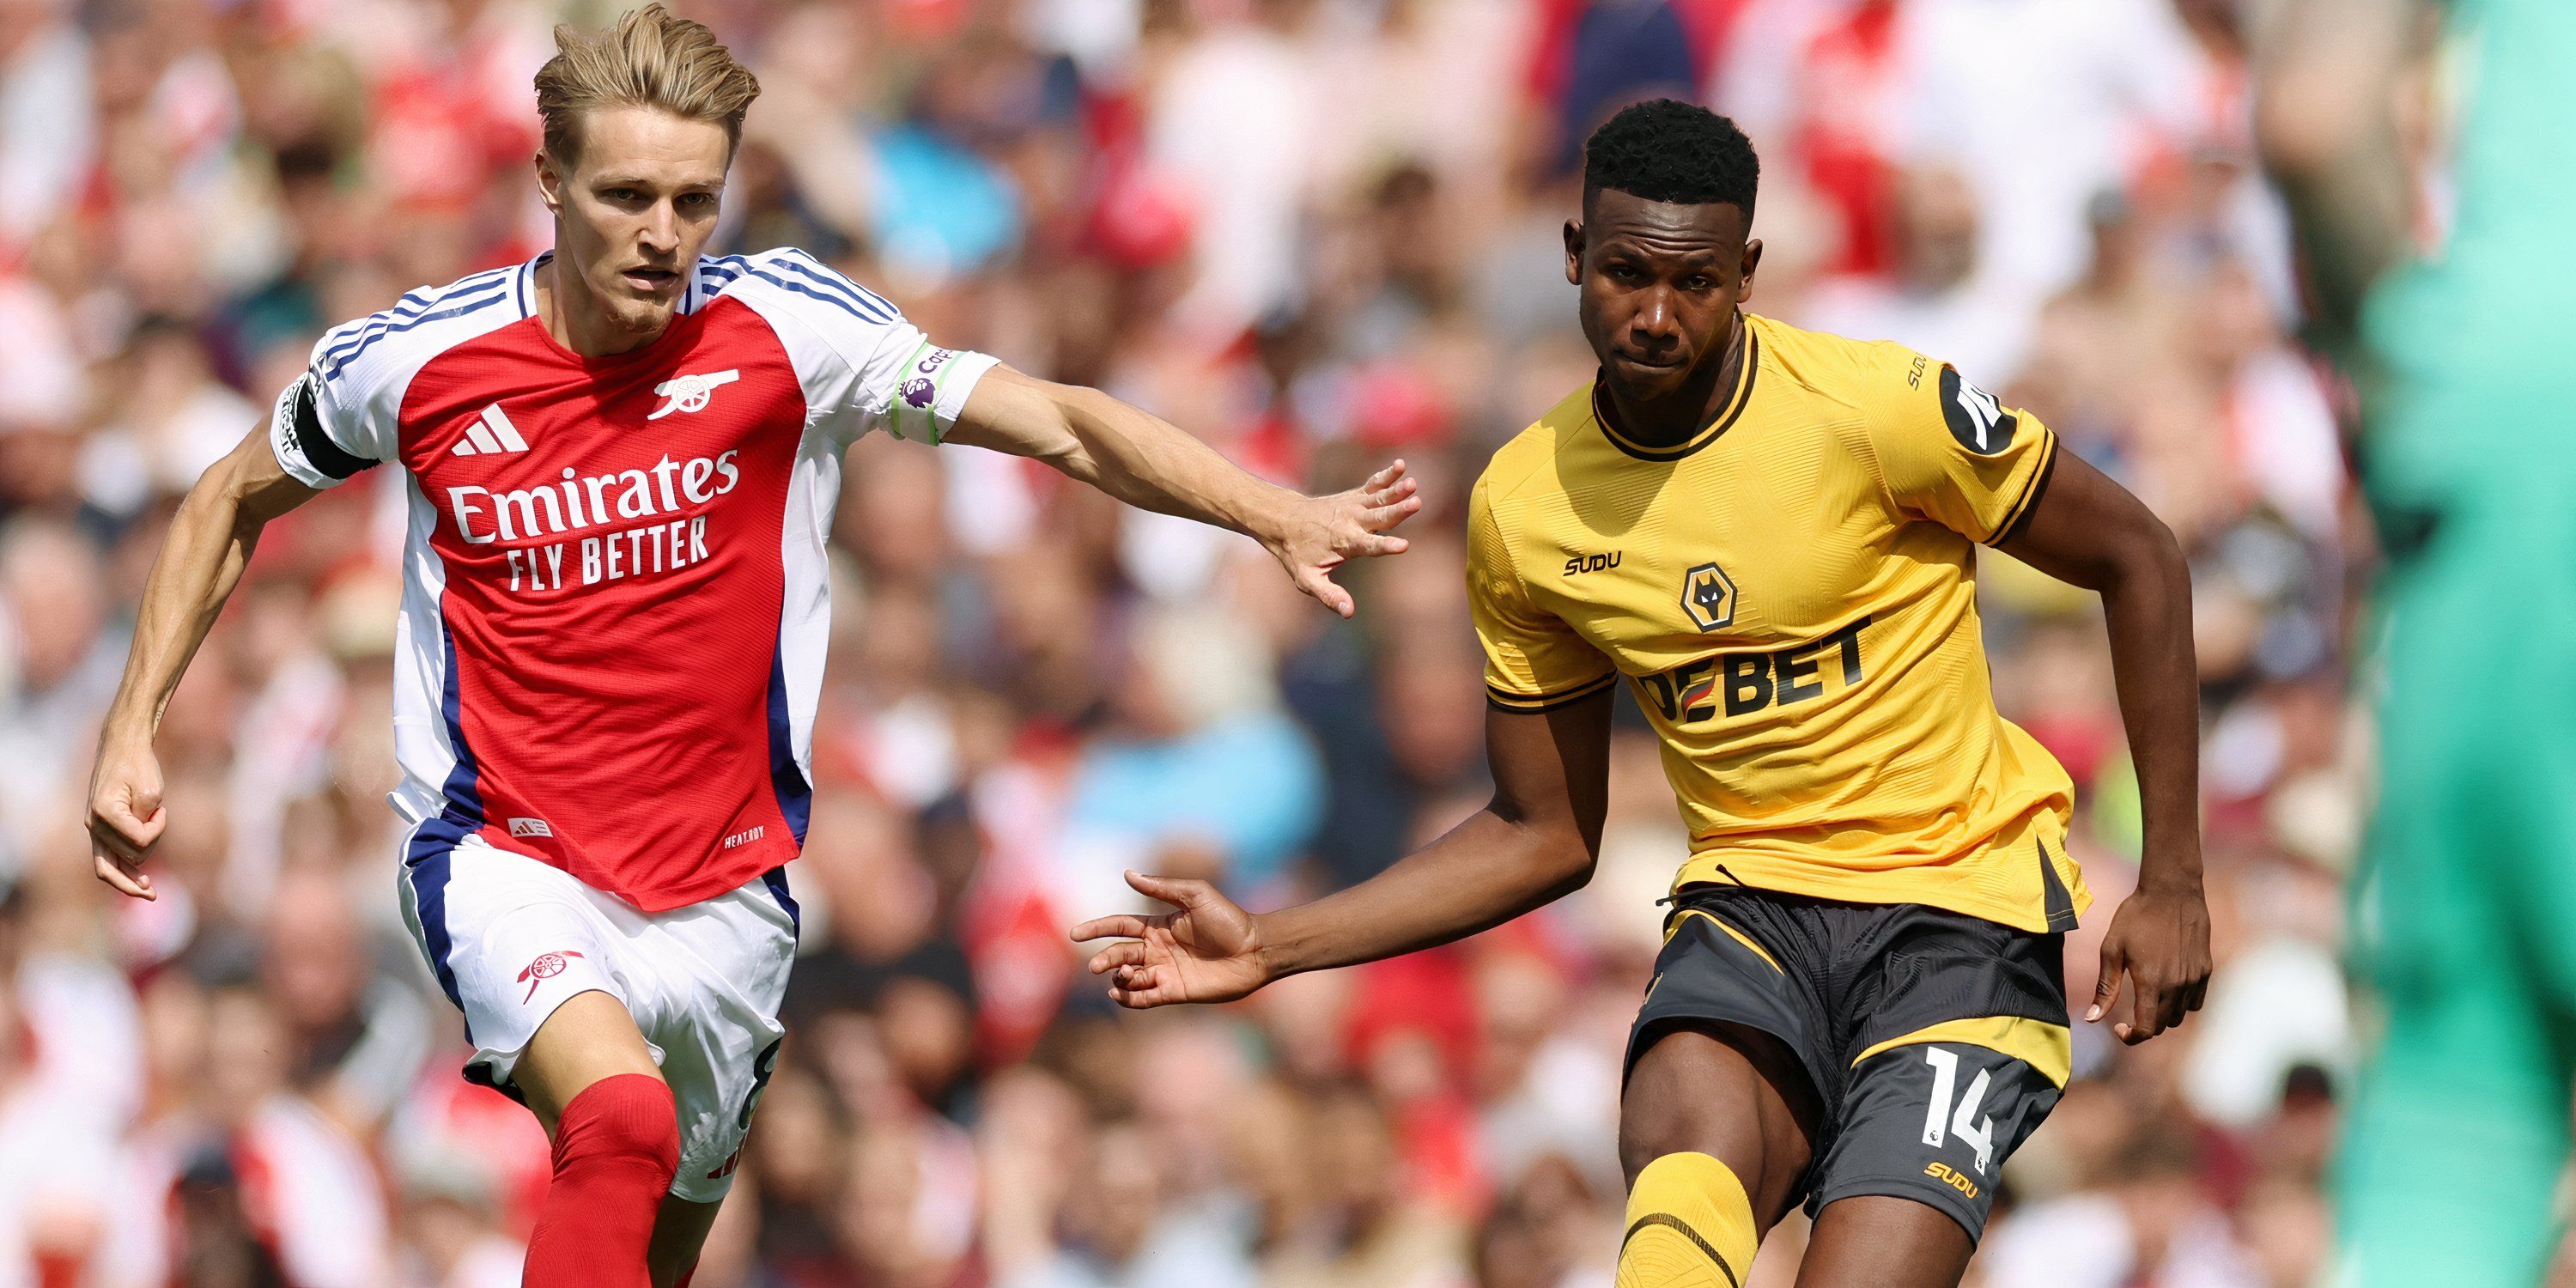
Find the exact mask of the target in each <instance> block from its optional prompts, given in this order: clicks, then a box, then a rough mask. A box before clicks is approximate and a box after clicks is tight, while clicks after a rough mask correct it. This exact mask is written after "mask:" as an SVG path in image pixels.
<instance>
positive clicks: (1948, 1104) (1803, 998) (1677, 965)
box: [1627, 885, 2070, 1239]
mask: <svg viewBox="0 0 2576 1288" xmlns="http://www.w3.org/2000/svg"><path fill="white" fill-rule="evenodd" d="M1665 927H1666V939H1665V942H1664V950H1663V953H1662V954H1661V955H1660V956H1658V957H1657V958H1656V959H1655V978H1654V982H1653V983H1652V984H1650V985H1648V986H1647V989H1646V1000H1645V1003H1644V1005H1643V1006H1642V1007H1640V1008H1639V1010H1638V1012H1637V1024H1636V1027H1635V1028H1634V1029H1633V1030H1631V1031H1630V1033H1629V1037H1628V1056H1627V1065H1628V1067H1629V1068H1630V1069H1634V1068H1635V1066H1636V1062H1637V1057H1638V1056H1639V1055H1641V1054H1642V1053H1643V1052H1644V1051H1645V1048H1646V1043H1647V1041H1648V1040H1649V1039H1650V1038H1651V1037H1652V1036H1653V1035H1654V1032H1655V1030H1656V1029H1657V1028H1658V1026H1662V1025H1669V1024H1672V1023H1674V1022H1676V1021H1687V1020H1716V1021H1721V1022H1725V1023H1730V1024H1737V1025H1742V1026H1744V1027H1746V1028H1750V1029H1754V1030H1757V1031H1759V1032H1763V1033H1768V1034H1771V1035H1772V1036H1774V1037H1777V1038H1779V1039H1780V1040H1781V1041H1782V1042H1783V1043H1785V1044H1787V1046H1788V1048H1789V1050H1790V1051H1791V1052H1793V1053H1795V1055H1796V1056H1797V1058H1798V1061H1799V1063H1800V1064H1801V1065H1802V1066H1804V1067H1805V1069H1806V1071H1807V1076H1808V1078H1809V1080H1810V1081H1811V1082H1812V1084H1813V1085H1814V1087H1815V1091H1816V1095H1817V1099H1818V1101H1819V1103H1820V1104H1822V1105H1823V1107H1824V1114H1823V1119H1822V1121H1821V1123H1820V1124H1819V1126H1818V1128H1817V1139H1816V1141H1815V1159H1814V1162H1813V1163H1811V1164H1810V1165H1809V1166H1808V1169H1807V1174H1806V1175H1805V1176H1804V1177H1801V1178H1800V1180H1799V1184H1798V1193H1799V1194H1803V1195H1804V1197H1805V1198H1806V1203H1807V1211H1808V1213H1809V1214H1810V1215H1813V1214H1814V1213H1817V1212H1820V1211H1822V1210H1823V1209H1824V1206H1825V1205H1826V1204H1828V1203H1831V1202H1833V1201H1834V1200H1836V1199H1843V1198H1851V1197H1854V1196H1857V1195H1863V1194H1884V1195H1894V1196H1897V1197H1900V1198H1909V1199H1914V1200H1916V1201H1918V1202H1922V1203H1929V1204H1931V1205H1932V1206H1934V1207H1937V1208H1939V1209H1941V1210H1942V1211H1943V1212H1946V1213H1948V1214H1949V1215H1950V1216H1951V1217H1952V1218H1953V1219H1955V1220H1957V1221H1958V1223H1959V1224H1960V1225H1961V1226H1963V1227H1965V1228H1966V1230H1967V1231H1968V1237H1969V1238H1970V1239H1976V1238H1979V1237H1981V1236H1982V1235H1983V1234H1984V1232H1985V1226H1986V1214H1987V1212H1988V1210H1989V1209H1991V1208H1992V1207H1993V1205H1994V1183H1995V1179H1996V1177H1997V1176H1998V1175H2000V1174H2001V1172H2002V1170H2003V1162H2004V1159H2005V1158H2006V1157H2007V1156H2009V1155H2010V1154H2011V1153H2012V1151H2013V1150H2014V1149H2015V1148H2016V1147H2018V1146H2019V1145H2020V1144H2021V1143H2022V1141H2024V1140H2026V1139H2028V1138H2029V1136H2030V1133H2031V1132H2032V1131H2034V1130H2036V1129H2037V1128H2038V1126H2039V1124H2040V1120H2042V1119H2044V1118H2046V1117H2047V1116H2048V1111H2049V1110H2051V1109H2053V1108H2055V1107H2056V1105H2057V1097H2058V1093H2059V1092H2060V1091H2061V1090H2062V1089H2064V1087H2065V1085H2066V1077H2067V1073H2068V1067H2069V1064H2070V1046H2069V1039H2070V1035H2069V1033H2068V1030H2067V1010H2066V981H2065V972H2064V969H2063V962H2062V959H2061V954H2062V952H2063V950H2064V941H2065V936H2063V935H2060V934H2047V935H2038V934H2032V933H2030V932H2028V931H2023V930H2016V929H2014V928H2012V927H2010V926H2005V925H2000V924H1997V923H1995V922H1991V921H1985V920H1982V919H1980V918H1976V917H1970V916H1966V915H1964V914H1961V913H1955V912H1946V911H1943V910H1941V909H1938V908H1930V907H1925V906H1923V905H1921V904H1859V903H1841V902H1837V901H1835V900H1831V899H1813V898H1808V897H1806V896H1803V895H1794V894H1782V893H1778V892H1775V891H1769V890H1754V889H1749V888H1745V887H1741V886H1711V885H1694V886H1688V887H1685V888H1684V889H1683V890H1682V892H1681V894H1680V895H1679V896H1678V897H1677V898H1676V899H1675V900H1674V907H1673V912H1672V915H1671V917H1670V919H1668V920H1667V921H1666V923H1665Z"/></svg>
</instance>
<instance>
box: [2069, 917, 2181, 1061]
mask: <svg viewBox="0 0 2576 1288" xmlns="http://www.w3.org/2000/svg"><path fill="white" fill-rule="evenodd" d="M2209 971H2210V962H2209V904H2208V903H2207V901H2206V900H2204V899H2203V898H2202V897H2201V893H2200V890H2199V889H2198V888H2197V887H2193V888H2190V889H2179V890H2159V889H2155V888H2152V887H2145V886H2141V887H2140V888H2139V889H2138V891H2137V893H2135V894H2132V895H2130V896H2129V897H2128V898H2126V899H2123V900H2121V901H2120V910H2119V911H2118V912H2116V913H2113V914H2112V915H2111V929H2110V931H2109V932H2108V933H2106V934H2104V935H2103V936H2102V980H2101V982H2100V983H2099V984H2096V985H2095V986H2094V988H2093V1004H2092V1005H2091V1006H2089V1007H2087V1008H2085V1011H2084V1019H2085V1022H2086V1023H2088V1024H2089V1023H2093V1022H2095V1021H2098V1020H2100V1019H2101V1018H2102V1017H2104V1016H2106V1015H2109V1014H2110V1013H2111V1004H2112V1003H2113V1002H2115V1001H2118V1000H2119V997H2120V977H2121V976H2122V975H2123V974H2126V975H2127V976H2128V977H2129V980H2130V982H2131V983H2132V984H2133V985H2134V986H2135V987H2133V988H2132V989H2131V990H2130V992H2129V1017H2130V1018H2128V1019H2126V1020H2122V1021H2117V1022H2114V1023H2113V1024H2112V1025H2111V1032H2112V1034H2113V1035H2114V1036H2116V1037H2118V1038H2119V1039H2120V1040H2121V1041H2122V1042H2125V1043H2127V1044H2129V1045H2130V1046H2136V1045H2137V1044H2138V1043H2141V1042H2144V1041H2146V1040H2147V1039H2148V1038H2151V1037H2154V1036H2155V1035H2157V1034H2159V1033H2162V1032H2164V1031H2165V1030H2166V1029H2169V1028H2173V1027H2174V1026H2176V1025H2179V1024H2181V1023H2182V1019H2183V1016H2185V1015H2186V1014H2189V1013H2190V1012H2193V1011H2197V1010H2199V1009H2200V1002H2201V998H2202V996H2203V995H2205V994H2206V993H2207V992H2208V991H2209Z"/></svg>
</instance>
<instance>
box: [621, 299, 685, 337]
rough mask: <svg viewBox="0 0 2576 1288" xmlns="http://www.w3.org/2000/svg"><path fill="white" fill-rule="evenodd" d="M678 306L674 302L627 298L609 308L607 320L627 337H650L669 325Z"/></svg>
mask: <svg viewBox="0 0 2576 1288" xmlns="http://www.w3.org/2000/svg"><path fill="white" fill-rule="evenodd" d="M678 306H679V302H678V301H676V300H655V299H636V298H635V297H633V296H627V297H625V298H623V299H619V300H616V301H615V303H613V304H611V305H610V306H609V309H608V320H609V321H610V322H611V323H613V324H614V325H615V326H616V327H617V329H618V330H620V331H624V332H626V333H627V334H629V335H651V334H653V333H655V332H657V331H660V330H661V329H662V328H664V327H666V326H669V325H670V324H671V315H672V314H674V313H676V312H678V311H679V307H678Z"/></svg>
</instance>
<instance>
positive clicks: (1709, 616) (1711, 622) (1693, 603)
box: [1682, 563, 1735, 631]
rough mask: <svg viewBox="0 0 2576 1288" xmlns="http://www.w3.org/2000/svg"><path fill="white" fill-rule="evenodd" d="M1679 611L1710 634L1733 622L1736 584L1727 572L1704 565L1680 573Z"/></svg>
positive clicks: (1711, 564) (1707, 564)
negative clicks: (1680, 599)
mask: <svg viewBox="0 0 2576 1288" xmlns="http://www.w3.org/2000/svg"><path fill="white" fill-rule="evenodd" d="M1682 611H1683V612H1686V613H1688V614H1690V619H1691V622H1692V623H1693V624H1695V625H1697V626H1698V627H1699V628H1700V629H1701V630H1704V631H1713V630H1717V629H1718V628H1720V627H1722V626H1725V625H1726V624H1727V623H1729V622H1732V621H1734V620H1735V583H1734V582H1732V581H1729V580H1727V577H1726V570H1725V569H1723V568H1720V567H1718V566H1717V565H1716V564H1713V563H1704V564H1701V565H1700V566H1698V567H1696V568H1693V569H1691V570H1690V571H1689V572H1686V573H1683V574H1682Z"/></svg>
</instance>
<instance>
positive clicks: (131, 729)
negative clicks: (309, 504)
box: [105, 475, 260, 742]
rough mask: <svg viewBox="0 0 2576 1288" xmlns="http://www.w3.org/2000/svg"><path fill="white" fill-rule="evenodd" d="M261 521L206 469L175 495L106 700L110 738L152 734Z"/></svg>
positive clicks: (245, 560)
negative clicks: (120, 672) (120, 673)
mask: <svg viewBox="0 0 2576 1288" xmlns="http://www.w3.org/2000/svg"><path fill="white" fill-rule="evenodd" d="M259 528H260V524H259V523H258V522H257V521H256V520H255V519H252V518H251V517H250V516H249V515H248V514H247V513H246V511H245V510H244V508H243V506H242V502H241V498H240V497H239V496H238V495H236V494H235V493H234V492H233V491H232V489H231V488H229V487H228V486H225V485H224V484H223V482H222V481H221V480H219V479H217V478H215V477H213V476H211V475H210V476H209V477H208V478H206V479H204V480H201V481H200V482H199V483H198V485H197V486H196V487H195V488H194V489H193V490H191V491H190V492H189V493H188V496H187V499H186V500H184V501H182V502H180V504H179V511H178V514H177V515H176V516H174V517H173V518H172V519H171V521H170V532H169V535H168V536H167V537H165V538H164V539H163V540H162V543H161V553H160V556H159V557H158V558H156V559H155V560H153V563H152V575H151V577H150V579H149V580H148V581H146V582H145V583H144V587H143V602H142V605H141V607H140V609H139V611H138V613H137V615H136V619H135V623H134V645H133V650H132V652H130V653H129V654H128V655H127V657H126V660H125V678H124V679H123V681H122V682H120V683H119V684H118V685H117V690H116V698H115V701H114V702H113V703H112V704H110V706H109V707H108V715H107V727H106V733H105V736H106V737H107V738H108V739H110V740H115V739H121V738H132V739H140V740H143V741H145V742H148V741H150V739H151V737H152V733H153V731H154V730H155V729H156V728H158V727H159V725H160V723H161V709H162V707H163V706H165V705H167V704H168V702H169V701H170V694H171V693H172V691H174V690H175V689H177V688H178V687H179V677H180V676H181V675H182V674H184V673H185V672H186V671H187V668H188V662H189V659H191V658H193V657H195V656H196V653H197V647H198V646H199V645H200V644H203V643H204V642H205V639H206V632H207V631H208V630H209V629H211V628H212V627H213V626H214V624H215V617H216V615H217V614H218V613H220V612H222V611H223V606H224V601H225V600H226V599H227V598H229V597H230V596H231V595H232V592H233V587H234V586H235V585H237V584H239V582H240V581H241V575H242V569H243V568H245V567H246V566H248V565H249V563H250V554H251V548H252V546H253V545H255V544H256V543H257V541H258V539H259Z"/></svg>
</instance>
